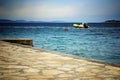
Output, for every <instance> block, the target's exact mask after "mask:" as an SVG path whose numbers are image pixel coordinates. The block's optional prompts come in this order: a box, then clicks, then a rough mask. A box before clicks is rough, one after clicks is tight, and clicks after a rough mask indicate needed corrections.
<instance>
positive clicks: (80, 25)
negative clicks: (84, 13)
mask: <svg viewBox="0 0 120 80" xmlns="http://www.w3.org/2000/svg"><path fill="white" fill-rule="evenodd" d="M73 27H75V28H89V26H88V25H87V24H85V23H82V24H73Z"/></svg>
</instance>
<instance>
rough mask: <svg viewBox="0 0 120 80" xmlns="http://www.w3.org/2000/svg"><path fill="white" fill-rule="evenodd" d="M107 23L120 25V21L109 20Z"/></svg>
mask: <svg viewBox="0 0 120 80" xmlns="http://www.w3.org/2000/svg"><path fill="white" fill-rule="evenodd" d="M105 23H120V20H107V21H105Z"/></svg>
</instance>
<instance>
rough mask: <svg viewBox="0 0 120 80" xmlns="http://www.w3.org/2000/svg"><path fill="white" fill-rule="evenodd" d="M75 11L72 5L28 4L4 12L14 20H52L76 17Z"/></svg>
mask: <svg viewBox="0 0 120 80" xmlns="http://www.w3.org/2000/svg"><path fill="white" fill-rule="evenodd" d="M75 9H76V8H75V7H74V6H72V5H64V6H60V5H56V4H46V3H34V4H33V3H27V4H25V5H23V6H21V7H16V8H14V9H11V10H7V12H5V11H2V12H3V13H5V14H6V13H7V14H9V15H10V17H13V18H25V19H28V18H29V19H42V18H44V19H52V18H67V17H74V16H75V15H76V12H75Z"/></svg>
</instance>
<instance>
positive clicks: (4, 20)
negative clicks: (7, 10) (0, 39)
mask: <svg viewBox="0 0 120 80" xmlns="http://www.w3.org/2000/svg"><path fill="white" fill-rule="evenodd" d="M0 22H1V23H5V22H13V21H12V20H9V19H0Z"/></svg>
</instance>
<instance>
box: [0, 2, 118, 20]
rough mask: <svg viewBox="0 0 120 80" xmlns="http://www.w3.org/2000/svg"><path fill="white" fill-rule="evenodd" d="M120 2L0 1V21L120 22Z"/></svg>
mask: <svg viewBox="0 0 120 80" xmlns="http://www.w3.org/2000/svg"><path fill="white" fill-rule="evenodd" d="M119 8H120V0H0V19H12V20H19V19H20V20H34V21H67V22H101V21H105V20H107V19H119V20H120V9H119Z"/></svg>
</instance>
